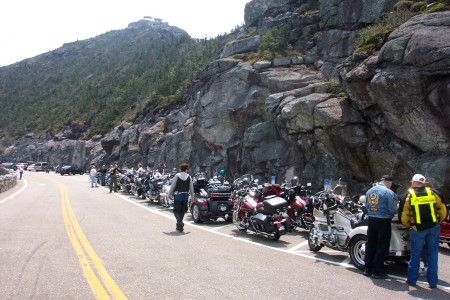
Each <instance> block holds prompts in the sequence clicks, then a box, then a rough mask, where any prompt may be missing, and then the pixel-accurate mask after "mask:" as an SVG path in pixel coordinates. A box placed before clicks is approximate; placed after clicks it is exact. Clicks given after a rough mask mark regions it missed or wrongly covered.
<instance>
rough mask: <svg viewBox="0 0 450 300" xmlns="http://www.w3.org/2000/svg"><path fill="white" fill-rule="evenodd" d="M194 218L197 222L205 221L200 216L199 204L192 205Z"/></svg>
mask: <svg viewBox="0 0 450 300" xmlns="http://www.w3.org/2000/svg"><path fill="white" fill-rule="evenodd" d="M191 211H192V218H193V219H194V222H195V223H203V220H202V218H201V216H200V207H198V204H194V205H192V210H191Z"/></svg>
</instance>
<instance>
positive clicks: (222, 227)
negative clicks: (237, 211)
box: [212, 224, 234, 230]
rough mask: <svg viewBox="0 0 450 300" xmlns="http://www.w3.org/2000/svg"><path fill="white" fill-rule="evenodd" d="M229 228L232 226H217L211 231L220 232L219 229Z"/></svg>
mask: <svg viewBox="0 0 450 300" xmlns="http://www.w3.org/2000/svg"><path fill="white" fill-rule="evenodd" d="M231 226H234V224H227V225H223V226H219V227H214V228H212V230H220V229H224V228H228V227H231Z"/></svg>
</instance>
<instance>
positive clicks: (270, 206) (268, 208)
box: [263, 197, 287, 215]
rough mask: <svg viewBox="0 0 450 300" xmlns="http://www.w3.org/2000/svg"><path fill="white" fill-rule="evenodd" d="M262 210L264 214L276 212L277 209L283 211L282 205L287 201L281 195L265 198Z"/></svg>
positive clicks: (285, 204)
mask: <svg viewBox="0 0 450 300" xmlns="http://www.w3.org/2000/svg"><path fill="white" fill-rule="evenodd" d="M263 204H264V212H265V213H266V214H271V215H273V214H276V213H277V210H278V211H283V207H284V208H286V207H287V201H286V200H285V199H283V198H281V197H273V198H270V199H267V200H264V202H263Z"/></svg>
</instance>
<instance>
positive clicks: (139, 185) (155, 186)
mask: <svg viewBox="0 0 450 300" xmlns="http://www.w3.org/2000/svg"><path fill="white" fill-rule="evenodd" d="M175 174H176V172H175V171H173V172H172V173H169V174H162V173H160V172H158V171H152V172H140V173H139V172H136V171H133V170H127V171H125V172H123V173H122V174H121V176H120V178H119V180H118V186H119V189H121V190H122V191H123V192H125V193H128V194H131V195H134V196H136V197H141V198H142V199H146V198H148V199H149V201H150V202H156V203H159V204H160V205H162V206H163V207H169V206H170V205H172V204H173V200H172V199H169V197H168V192H169V189H170V182H171V180H172V178H173V176H174V175H175Z"/></svg>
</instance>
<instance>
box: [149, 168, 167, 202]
mask: <svg viewBox="0 0 450 300" xmlns="http://www.w3.org/2000/svg"><path fill="white" fill-rule="evenodd" d="M163 184H164V178H163V175H162V174H161V173H159V172H152V173H150V174H148V175H147V176H146V177H145V179H144V189H145V195H146V197H148V199H149V200H150V202H159V196H160V194H161V191H162V188H163Z"/></svg>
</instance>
